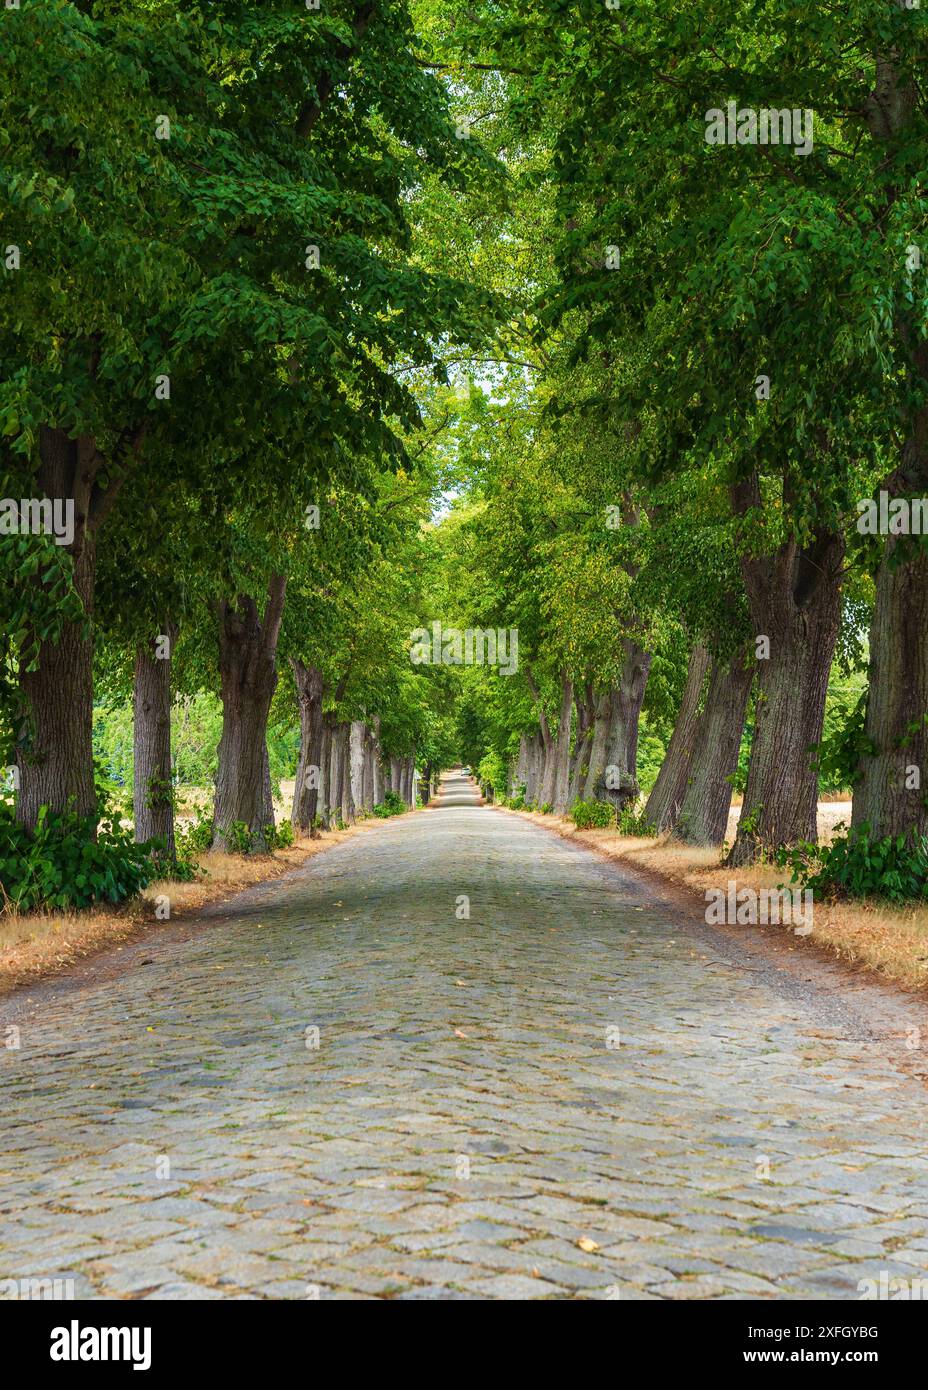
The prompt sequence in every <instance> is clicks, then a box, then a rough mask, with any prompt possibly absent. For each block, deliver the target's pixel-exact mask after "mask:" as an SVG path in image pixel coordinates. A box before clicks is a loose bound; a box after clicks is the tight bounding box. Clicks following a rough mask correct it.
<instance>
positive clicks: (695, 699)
mask: <svg viewBox="0 0 928 1390" xmlns="http://www.w3.org/2000/svg"><path fill="white" fill-rule="evenodd" d="M709 662H710V657H709V652H708V650H707V648H706V647H703V646H702V645H701V644H699V643H697V645H696V646H695V647H694V648H693V650H692V651H691V652H690V659H689V665H688V667H687V672H686V685H685V686H684V689H683V698H682V700H681V701H680V709H679V711H678V713H677V719H676V723H675V724H674V726H673V733H672V734H671V735H670V742H669V743H668V745H667V751H666V753H665V754H664V761H663V762H662V763H661V768H660V772H659V773H658V774H657V781H656V782H655V783H654V786H653V787H652V788H651V795H650V796H649V797H648V801H647V805H646V807H645V816H646V817H647V819H648V820H649V821H650V823H651V825H653V826H654V829H655V830H656V831H657V832H658V833H659V834H660V833H662V832H663V831H665V830H669V829H670V827H671V826H672V825H674V824H675V823H676V819H677V816H678V815H679V812H680V806H681V805H682V803H683V797H684V795H685V792H686V783H687V776H688V775H689V771H690V763H691V759H692V756H693V747H694V739H695V735H696V731H697V728H698V725H699V714H700V700H701V698H702V692H703V686H704V684H705V680H706V673H707V671H708V670H709Z"/></svg>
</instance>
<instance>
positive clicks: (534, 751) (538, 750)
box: [524, 730, 543, 806]
mask: <svg viewBox="0 0 928 1390" xmlns="http://www.w3.org/2000/svg"><path fill="white" fill-rule="evenodd" d="M542 755H543V747H542V739H541V731H540V730H538V731H536V732H535V733H534V734H532V735H530V737H529V738H528V740H527V742H526V756H525V772H524V781H525V801H526V803H527V804H529V805H532V806H534V805H536V804H537V802H538V796H539V792H540V790H541V765H542Z"/></svg>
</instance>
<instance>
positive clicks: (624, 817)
mask: <svg viewBox="0 0 928 1390" xmlns="http://www.w3.org/2000/svg"><path fill="white" fill-rule="evenodd" d="M618 826H619V834H620V835H636V836H645V835H656V834H657V830H656V828H655V827H654V826H653V825H652V824H651V822H650V821H649V820H648V818H647V816H646V815H645V813H644V808H643V807H642V808H641V810H639V809H638V807H637V806H634V805H629V806H623V807H622V809H621V811H620V812H619V818H618Z"/></svg>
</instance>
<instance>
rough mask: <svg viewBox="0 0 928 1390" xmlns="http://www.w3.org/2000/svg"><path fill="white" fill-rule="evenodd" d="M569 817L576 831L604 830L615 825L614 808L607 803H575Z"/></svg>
mask: <svg viewBox="0 0 928 1390" xmlns="http://www.w3.org/2000/svg"><path fill="white" fill-rule="evenodd" d="M570 817H571V820H572V821H573V823H574V825H575V826H576V827H577V829H578V830H605V829H606V827H607V826H610V825H613V826H614V825H615V808H614V806H612V804H611V803H610V802H608V801H575V802H574V804H573V809H572V811H571V813H570Z"/></svg>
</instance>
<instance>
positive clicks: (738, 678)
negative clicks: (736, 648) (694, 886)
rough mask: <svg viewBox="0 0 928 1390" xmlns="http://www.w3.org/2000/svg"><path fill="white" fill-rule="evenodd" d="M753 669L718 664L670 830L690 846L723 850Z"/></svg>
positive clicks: (736, 661)
mask: <svg viewBox="0 0 928 1390" xmlns="http://www.w3.org/2000/svg"><path fill="white" fill-rule="evenodd" d="M753 678H754V663H753V661H746V660H744V659H742V658H741V657H740V656H736V657H733V658H732V660H731V662H730V663H728V664H725V663H721V664H720V663H719V662H718V661H715V662H714V663H713V666H712V675H711V677H710V679H709V689H708V690H707V692H706V703H705V708H704V709H703V711H702V714H701V715H700V716H699V720H698V724H697V727H696V732H695V737H694V739H693V744H692V754H691V757H690V761H689V767H688V770H687V779H686V788H685V791H684V794H683V799H682V802H681V805H680V810H679V814H678V815H677V818H676V822H675V824H674V825H673V827H672V834H673V836H674V838H675V839H678V840H683V841H684V842H685V843H686V844H690V845H720V844H721V843H722V841H723V840H724V838H725V830H726V828H727V826H728V812H729V810H730V809H731V798H732V780H731V779H732V778H733V776H734V774H735V771H736V770H737V767H738V753H739V750H740V748H741V735H742V734H743V732H744V717H745V713H746V711H747V705H748V697H749V696H750V693H751V682H752V681H753Z"/></svg>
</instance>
